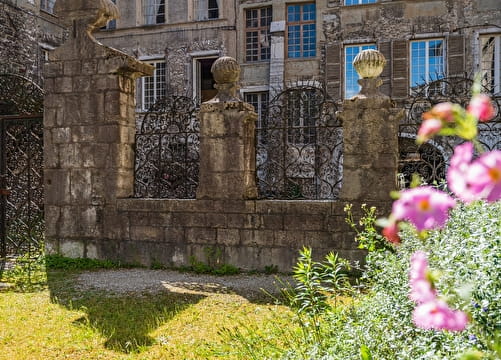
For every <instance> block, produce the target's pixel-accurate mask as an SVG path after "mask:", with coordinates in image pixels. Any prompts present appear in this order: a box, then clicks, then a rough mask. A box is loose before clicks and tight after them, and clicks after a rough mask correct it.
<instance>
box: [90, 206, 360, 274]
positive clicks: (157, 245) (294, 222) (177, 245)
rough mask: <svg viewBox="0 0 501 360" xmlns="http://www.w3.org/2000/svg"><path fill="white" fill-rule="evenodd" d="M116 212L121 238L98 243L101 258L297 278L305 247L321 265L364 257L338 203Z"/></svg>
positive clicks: (123, 209) (130, 208) (132, 208)
mask: <svg viewBox="0 0 501 360" xmlns="http://www.w3.org/2000/svg"><path fill="white" fill-rule="evenodd" d="M117 206H118V213H117V216H118V218H119V219H120V220H119V223H120V225H121V229H120V230H119V233H120V237H121V239H120V240H118V239H117V240H118V241H112V244H114V245H113V246H112V247H111V248H108V247H107V246H106V244H109V245H111V244H110V243H109V242H107V241H101V242H99V245H98V249H97V252H98V254H97V256H98V257H99V258H108V259H109V258H114V259H116V260H120V261H124V262H127V263H139V264H143V265H147V266H149V265H152V264H163V265H167V266H182V265H187V264H189V261H190V257H194V258H196V259H197V260H199V261H203V262H206V263H212V264H211V265H214V263H217V262H219V263H229V264H232V265H235V266H237V267H240V268H242V269H245V270H254V269H256V270H263V269H264V268H265V267H266V266H270V265H276V266H278V268H279V270H280V271H291V269H292V268H293V266H294V265H295V263H296V260H297V256H298V251H299V250H300V249H301V248H302V247H304V246H309V247H312V248H313V249H314V256H315V258H321V257H323V256H324V255H325V254H327V253H328V252H330V251H333V250H335V251H336V252H337V253H338V254H339V255H340V256H342V257H344V258H347V259H350V260H353V261H355V260H362V259H363V256H364V252H363V251H362V250H359V249H357V246H356V244H355V242H354V233H353V232H352V231H351V229H349V227H348V225H347V224H346V223H345V220H344V218H345V214H344V211H343V207H344V204H343V203H340V202H333V201H281V200H280V201H278V200H277V201H269V200H247V201H245V200H242V201H231V200H163V199H162V200H161V199H119V200H118V202H117ZM354 207H355V208H359V206H358V204H357V205H355V206H354ZM117 230H118V229H117ZM103 246H104V247H103ZM208 254H212V255H208Z"/></svg>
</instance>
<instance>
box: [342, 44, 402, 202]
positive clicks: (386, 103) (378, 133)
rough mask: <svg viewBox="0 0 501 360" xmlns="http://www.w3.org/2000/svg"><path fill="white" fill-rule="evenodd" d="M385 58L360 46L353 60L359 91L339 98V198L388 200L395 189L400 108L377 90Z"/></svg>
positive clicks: (344, 199)
mask: <svg viewBox="0 0 501 360" xmlns="http://www.w3.org/2000/svg"><path fill="white" fill-rule="evenodd" d="M385 64H386V60H385V58H384V56H383V55H382V54H381V53H380V52H379V51H377V50H364V51H362V52H361V53H360V54H359V55H358V56H357V57H356V58H355V59H354V61H353V65H354V66H355V69H356V70H357V72H358V73H359V75H360V77H361V79H360V80H359V84H360V85H361V86H362V89H361V90H360V93H359V94H358V95H355V96H354V97H353V98H351V99H347V100H345V101H344V102H343V110H342V111H341V112H340V113H339V114H338V115H339V117H340V118H341V120H342V121H343V141H344V150H343V156H344V159H343V186H342V189H341V194H340V198H341V200H343V201H348V202H353V201H362V202H364V201H377V202H389V201H390V200H391V199H390V192H391V191H392V190H395V189H397V170H398V156H399V152H398V124H399V121H400V119H401V118H402V116H403V115H404V110H399V109H395V108H393V104H392V101H391V100H390V98H389V97H387V96H386V95H383V94H382V93H380V92H379V90H378V87H379V86H381V84H382V80H381V79H380V78H379V75H380V74H381V72H382V70H383V68H384V66H385Z"/></svg>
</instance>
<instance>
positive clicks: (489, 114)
mask: <svg viewBox="0 0 501 360" xmlns="http://www.w3.org/2000/svg"><path fill="white" fill-rule="evenodd" d="M467 111H468V112H469V113H470V114H472V115H473V116H475V117H476V118H477V119H478V120H479V121H481V122H486V121H489V120H491V119H492V118H493V117H494V115H495V114H494V112H495V110H494V106H493V105H492V101H491V98H490V97H489V96H487V95H485V94H478V95H475V96H474V97H473V98H472V99H471V101H470V104H469V105H468V108H467Z"/></svg>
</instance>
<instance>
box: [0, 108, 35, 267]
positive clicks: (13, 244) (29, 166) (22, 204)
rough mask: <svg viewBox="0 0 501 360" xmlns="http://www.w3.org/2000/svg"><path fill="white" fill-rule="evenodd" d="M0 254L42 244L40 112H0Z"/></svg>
mask: <svg viewBox="0 0 501 360" xmlns="http://www.w3.org/2000/svg"><path fill="white" fill-rule="evenodd" d="M0 128H1V129H0V153H1V156H0V157H1V160H0V173H1V174H2V184H1V185H2V186H1V187H2V189H5V190H6V191H5V192H4V196H2V197H1V200H0V202H1V212H2V215H1V217H2V220H3V221H2V223H3V224H2V225H3V226H2V228H3V229H2V231H1V232H2V235H3V236H2V238H3V241H1V250H0V251H1V257H2V258H5V257H6V256H17V255H25V254H28V255H29V254H37V253H38V252H39V251H40V249H41V248H42V244H43V231H44V222H43V127H42V118H41V117H40V116H35V117H33V116H32V117H30V116H22V117H19V116H8V117H1V116H0Z"/></svg>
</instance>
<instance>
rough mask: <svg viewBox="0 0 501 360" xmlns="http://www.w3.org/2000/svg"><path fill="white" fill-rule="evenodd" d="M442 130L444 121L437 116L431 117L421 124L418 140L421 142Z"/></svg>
mask: <svg viewBox="0 0 501 360" xmlns="http://www.w3.org/2000/svg"><path fill="white" fill-rule="evenodd" d="M440 130H442V121H441V120H439V119H436V118H430V119H427V120H425V121H423V123H422V124H421V126H420V127H419V130H418V136H417V139H416V141H417V142H418V143H419V144H421V143H424V142H426V141H428V140H429V139H431V138H432V137H433V135H435V134H438V133H439V132H440Z"/></svg>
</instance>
